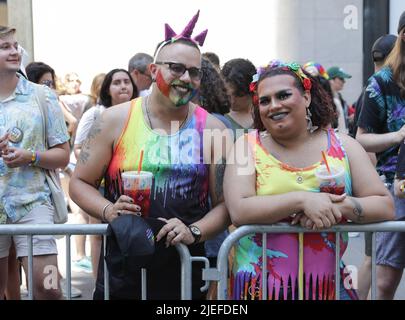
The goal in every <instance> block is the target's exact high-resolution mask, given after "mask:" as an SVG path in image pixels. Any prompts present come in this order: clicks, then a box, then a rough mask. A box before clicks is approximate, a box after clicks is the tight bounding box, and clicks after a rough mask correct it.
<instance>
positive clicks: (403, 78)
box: [384, 28, 405, 99]
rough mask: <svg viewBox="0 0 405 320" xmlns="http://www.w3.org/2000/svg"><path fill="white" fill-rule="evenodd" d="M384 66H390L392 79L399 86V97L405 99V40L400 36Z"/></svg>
mask: <svg viewBox="0 0 405 320" xmlns="http://www.w3.org/2000/svg"><path fill="white" fill-rule="evenodd" d="M404 29H405V28H404ZM404 29H402V30H401V32H400V33H399V34H400V35H401V34H402V33H403V32H405V31H404ZM384 66H388V67H390V68H391V70H392V74H393V76H394V81H395V82H396V84H397V85H398V86H399V88H400V93H401V98H403V99H405V41H404V40H403V39H402V37H401V36H399V37H398V38H397V40H396V42H395V45H394V48H393V49H392V51H391V52H390V54H389V55H388V57H387V59H386V60H385V63H384Z"/></svg>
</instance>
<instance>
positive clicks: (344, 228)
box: [203, 221, 405, 300]
mask: <svg viewBox="0 0 405 320" xmlns="http://www.w3.org/2000/svg"><path fill="white" fill-rule="evenodd" d="M315 232H332V233H336V239H340V233H341V232H371V233H372V250H371V262H372V265H371V299H372V300H375V299H376V248H375V232H405V222H403V221H389V222H380V223H372V224H363V225H360V224H341V225H335V226H333V227H331V228H329V229H323V230H308V229H305V228H302V227H299V226H291V225H289V224H286V223H279V224H273V225H248V226H242V227H239V228H237V229H236V230H235V231H233V232H232V233H231V234H230V235H229V236H228V237H227V238H226V239H225V241H224V242H223V243H222V245H221V248H220V250H219V253H218V260H217V268H216V269H214V268H211V269H208V270H206V271H205V272H204V276H203V279H205V280H214V281H218V294H217V297H218V299H219V300H225V299H228V298H229V297H228V256H229V253H230V250H231V249H232V247H233V246H234V245H235V244H236V243H237V241H238V240H239V239H241V238H242V237H244V236H247V235H249V234H253V233H262V248H263V250H262V258H263V270H262V273H263V276H262V288H263V289H262V299H263V300H267V297H268V293H267V283H266V282H267V262H266V260H267V250H266V248H267V233H298V234H303V233H315ZM335 255H336V260H335V297H336V299H337V300H339V298H340V294H339V293H340V260H341V259H340V241H336V253H335ZM300 299H303V297H302V296H300Z"/></svg>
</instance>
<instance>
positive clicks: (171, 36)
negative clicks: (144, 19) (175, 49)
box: [165, 10, 208, 47]
mask: <svg viewBox="0 0 405 320" xmlns="http://www.w3.org/2000/svg"><path fill="white" fill-rule="evenodd" d="M199 15H200V10H198V11H197V13H196V15H195V16H194V17H193V18H192V19H191V20H190V22H189V23H188V24H187V26H186V27H185V28H184V30H183V31H182V32H181V33H180V34H176V32H174V30H173V29H172V28H171V27H170V26H169V25H168V24H167V23H166V24H165V42H166V43H169V42H175V41H177V40H181V39H182V40H187V41H192V42H194V43H195V44H198V45H200V47H202V46H203V44H204V41H205V37H206V36H207V32H208V29H206V30H204V31H203V32H201V33H200V34H198V35H197V36H195V37H194V38H191V34H192V33H193V30H194V27H195V25H196V23H197V20H198V17H199Z"/></svg>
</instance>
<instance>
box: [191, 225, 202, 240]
mask: <svg viewBox="0 0 405 320" xmlns="http://www.w3.org/2000/svg"><path fill="white" fill-rule="evenodd" d="M188 228H189V229H190V232H191V234H192V235H193V237H194V242H193V244H194V243H198V242H199V241H200V239H201V230H200V228H198V227H197V226H194V225H189V226H188Z"/></svg>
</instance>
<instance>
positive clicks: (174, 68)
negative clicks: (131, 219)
mask: <svg viewBox="0 0 405 320" xmlns="http://www.w3.org/2000/svg"><path fill="white" fill-rule="evenodd" d="M155 64H160V65H163V64H167V65H168V66H169V70H170V72H171V73H172V75H173V76H175V77H178V78H180V77H181V76H182V75H183V74H184V73H185V72H186V71H188V74H189V76H190V79H192V80H201V78H202V75H203V73H202V71H201V69H199V68H196V67H191V68H187V67H186V66H185V65H184V64H182V63H178V62H166V61H165V62H161V61H158V62H155Z"/></svg>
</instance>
